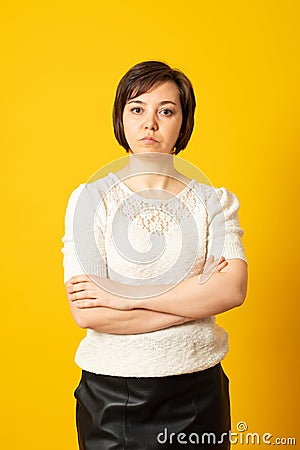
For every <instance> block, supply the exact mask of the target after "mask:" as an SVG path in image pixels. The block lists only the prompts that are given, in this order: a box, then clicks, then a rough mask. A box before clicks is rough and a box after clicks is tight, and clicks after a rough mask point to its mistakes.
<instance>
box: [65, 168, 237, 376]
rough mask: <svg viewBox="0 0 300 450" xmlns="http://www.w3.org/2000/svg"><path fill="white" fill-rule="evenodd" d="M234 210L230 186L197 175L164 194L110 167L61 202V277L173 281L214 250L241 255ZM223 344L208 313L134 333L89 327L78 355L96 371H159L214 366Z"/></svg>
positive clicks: (153, 282) (128, 281) (139, 282)
mask: <svg viewBox="0 0 300 450" xmlns="http://www.w3.org/2000/svg"><path fill="white" fill-rule="evenodd" d="M238 209H239V202H238V199H237V197H236V196H235V195H234V194H233V193H231V192H229V191H228V190H227V189H225V188H224V187H221V188H213V187H211V186H208V185H205V184H201V183H198V182H197V181H196V180H191V182H190V183H189V184H188V185H187V186H186V187H185V189H183V190H182V191H181V192H180V193H179V194H178V195H177V196H173V197H172V198H170V199H167V200H159V199H147V198H145V197H142V196H141V195H138V194H136V193H133V192H132V191H131V190H130V189H129V188H128V187H127V186H126V184H125V183H123V182H122V181H121V180H120V179H119V178H118V177H117V175H115V174H114V173H112V172H110V173H109V174H108V175H107V176H106V177H103V178H101V179H99V180H97V181H94V182H92V183H83V184H80V185H79V186H78V187H77V188H76V189H75V190H74V191H73V192H72V193H71V196H70V198H69V201H68V205H67V209H66V217H65V234H64V236H63V238H62V242H63V243H64V247H63V248H62V252H63V254H64V258H63V265H64V282H65V283H66V282H67V281H68V280H69V279H70V278H71V277H72V276H75V275H79V274H82V273H87V274H90V275H97V276H100V277H108V278H110V279H113V280H116V281H119V282H121V283H125V284H130V285H143V286H146V285H160V286H161V285H170V284H173V285H174V284H176V283H178V282H180V281H182V280H183V279H184V278H188V277H191V276H194V275H197V274H199V273H200V270H201V268H202V267H203V265H204V263H205V261H206V259H207V258H208V257H209V256H210V255H211V254H213V255H214V256H215V257H219V256H221V255H223V256H224V257H225V258H226V259H230V258H241V259H243V260H245V261H246V258H245V254H244V249H243V245H242V241H241V238H242V236H243V230H242V229H241V227H240V225H239V219H238ZM137 301H138V300H137ZM227 351H228V335H227V333H226V331H225V330H224V329H223V328H221V327H220V326H219V325H217V324H216V323H215V317H214V316H212V317H207V318H204V319H200V320H196V321H193V322H188V323H185V324H182V325H176V326H172V327H169V328H166V329H163V330H159V331H153V332H151V333H143V334H134V335H116V334H108V333H99V332H97V331H94V330H90V329H88V330H87V334H86V337H85V338H84V339H83V340H82V341H81V343H80V345H79V348H78V350H77V352H76V357H75V361H76V363H77V364H78V365H79V367H81V368H82V369H84V370H86V371H89V372H94V373H96V374H105V375H115V376H132V377H159V376H167V375H175V374H183V373H190V372H195V371H198V370H203V369H206V368H208V367H212V366H214V365H215V364H217V363H218V362H219V361H221V360H222V359H223V358H224V357H225V355H226V353H227Z"/></svg>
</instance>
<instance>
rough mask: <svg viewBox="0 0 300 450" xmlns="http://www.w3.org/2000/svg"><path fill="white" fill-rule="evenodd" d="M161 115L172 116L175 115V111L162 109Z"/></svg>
mask: <svg viewBox="0 0 300 450" xmlns="http://www.w3.org/2000/svg"><path fill="white" fill-rule="evenodd" d="M161 113H162V115H163V116H171V115H172V114H173V111H172V110H171V109H162V110H161Z"/></svg>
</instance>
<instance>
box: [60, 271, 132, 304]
mask: <svg viewBox="0 0 300 450" xmlns="http://www.w3.org/2000/svg"><path fill="white" fill-rule="evenodd" d="M110 282H111V284H113V282H112V281H111V280H108V279H107V278H102V277H97V276H94V275H93V276H92V278H91V276H89V275H77V276H75V277H72V278H71V279H70V280H69V281H68V283H67V284H66V291H67V295H68V299H69V301H70V302H72V303H73V304H74V305H75V306H76V307H77V308H95V307H100V306H104V307H106V308H112V309H119V310H121V311H128V310H130V309H133V308H134V305H133V304H132V302H131V301H130V300H129V299H126V298H123V297H119V296H117V295H115V294H113V293H112V292H111V291H110V290H109V284H110ZM105 288H106V289H105Z"/></svg>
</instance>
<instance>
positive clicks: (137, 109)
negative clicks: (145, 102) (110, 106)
mask: <svg viewBox="0 0 300 450" xmlns="http://www.w3.org/2000/svg"><path fill="white" fill-rule="evenodd" d="M130 111H132V112H133V113H134V114H141V112H142V108H139V107H138V106H135V107H134V108H131V110H130Z"/></svg>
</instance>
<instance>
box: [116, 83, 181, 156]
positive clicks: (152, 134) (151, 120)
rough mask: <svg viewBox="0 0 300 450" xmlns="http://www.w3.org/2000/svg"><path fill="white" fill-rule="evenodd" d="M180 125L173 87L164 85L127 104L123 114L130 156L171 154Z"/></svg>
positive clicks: (179, 107) (177, 96)
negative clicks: (153, 153) (137, 154)
mask: <svg viewBox="0 0 300 450" xmlns="http://www.w3.org/2000/svg"><path fill="white" fill-rule="evenodd" d="M181 124H182V110H181V104H180V99H179V92H178V88H177V85H176V84H175V83H174V82H173V81H166V82H164V83H162V84H160V85H156V86H154V88H153V89H152V90H151V91H149V92H145V93H144V94H141V95H139V96H138V97H135V98H134V99H131V100H129V101H128V102H127V103H126V105H125V107H124V111H123V125H124V133H125V137H126V140H127V142H128V145H129V147H130V152H131V153H145V152H157V153H172V151H173V148H174V146H175V143H176V141H177V138H178V135H179V132H180V128H181Z"/></svg>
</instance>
